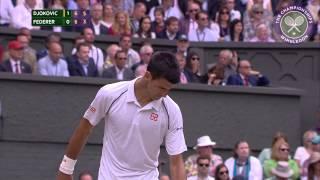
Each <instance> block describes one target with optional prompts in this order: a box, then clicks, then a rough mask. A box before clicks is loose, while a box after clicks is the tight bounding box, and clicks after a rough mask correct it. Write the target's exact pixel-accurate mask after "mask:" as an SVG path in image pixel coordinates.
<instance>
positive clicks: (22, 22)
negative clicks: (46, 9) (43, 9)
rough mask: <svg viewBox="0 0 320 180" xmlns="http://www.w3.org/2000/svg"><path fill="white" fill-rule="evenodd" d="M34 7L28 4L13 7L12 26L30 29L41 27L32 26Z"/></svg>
mask: <svg viewBox="0 0 320 180" xmlns="http://www.w3.org/2000/svg"><path fill="white" fill-rule="evenodd" d="M31 11H32V9H31V8H30V7H28V5H26V4H20V5H17V6H16V7H15V8H13V10H12V12H11V14H13V16H12V18H11V26H12V27H14V28H16V29H20V28H23V27H25V28H28V29H39V27H35V26H32V15H31Z"/></svg>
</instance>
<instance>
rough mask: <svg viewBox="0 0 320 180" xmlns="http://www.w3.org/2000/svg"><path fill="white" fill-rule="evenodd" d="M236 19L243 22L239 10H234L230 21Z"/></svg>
mask: <svg viewBox="0 0 320 180" xmlns="http://www.w3.org/2000/svg"><path fill="white" fill-rule="evenodd" d="M235 19H239V20H241V13H240V11H238V10H234V9H232V10H231V12H230V20H231V21H233V20H235Z"/></svg>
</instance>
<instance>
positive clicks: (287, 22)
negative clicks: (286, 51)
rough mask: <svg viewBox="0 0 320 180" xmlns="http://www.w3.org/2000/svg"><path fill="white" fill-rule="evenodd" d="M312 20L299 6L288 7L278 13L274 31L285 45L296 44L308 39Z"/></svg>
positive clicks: (307, 12) (308, 13) (306, 11)
mask: <svg viewBox="0 0 320 180" xmlns="http://www.w3.org/2000/svg"><path fill="white" fill-rule="evenodd" d="M312 25H313V19H312V16H311V14H310V12H309V11H308V10H306V9H304V8H302V7H300V6H289V7H287V8H284V9H282V10H281V11H280V13H279V14H278V15H277V16H276V18H275V21H274V28H275V31H276V32H277V33H278V34H280V38H281V39H282V40H283V41H284V42H287V43H291V44H298V43H302V42H304V41H306V40H308V39H309V38H310V32H311V29H312Z"/></svg>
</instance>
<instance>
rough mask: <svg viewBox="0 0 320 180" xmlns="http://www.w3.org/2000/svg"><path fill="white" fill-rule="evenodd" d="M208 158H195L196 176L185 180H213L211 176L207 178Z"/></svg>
mask: <svg viewBox="0 0 320 180" xmlns="http://www.w3.org/2000/svg"><path fill="white" fill-rule="evenodd" d="M209 166H210V156H199V157H198V158H197V170H198V174H197V175H194V176H190V177H188V178H187V180H200V179H201V180H214V178H213V177H212V176H209Z"/></svg>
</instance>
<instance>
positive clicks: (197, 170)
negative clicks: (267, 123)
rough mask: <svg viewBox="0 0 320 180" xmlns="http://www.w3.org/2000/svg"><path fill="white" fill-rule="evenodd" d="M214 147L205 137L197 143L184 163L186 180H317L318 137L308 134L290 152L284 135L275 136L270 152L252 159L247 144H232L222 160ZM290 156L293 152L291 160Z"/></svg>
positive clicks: (314, 132)
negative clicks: (193, 152)
mask: <svg viewBox="0 0 320 180" xmlns="http://www.w3.org/2000/svg"><path fill="white" fill-rule="evenodd" d="M216 146H217V143H216V142H214V141H212V140H211V138H210V137H209V136H207V135H205V136H201V137H199V138H198V139H197V144H196V146H195V147H194V149H195V150H196V153H195V154H192V155H190V156H188V157H187V158H186V160H185V169H186V174H187V177H188V178H187V179H188V180H196V179H198V180H199V179H204V180H213V179H216V180H231V179H232V180H233V179H243V180H262V179H267V180H295V179H301V180H307V179H308V180H313V179H319V178H320V168H319V167H320V166H319V165H320V136H319V135H318V134H317V132H316V131H313V130H309V131H306V132H305V133H304V135H303V146H300V147H298V148H297V149H296V150H292V149H290V145H289V142H288V139H287V137H286V135H285V134H284V133H282V132H277V133H276V134H275V135H274V137H273V140H272V144H271V147H270V148H265V149H264V150H262V151H261V152H260V154H259V157H258V158H257V157H254V156H253V155H252V154H251V153H250V144H249V142H248V141H246V140H240V141H238V142H236V143H235V146H234V149H233V154H232V156H231V157H229V158H227V159H225V160H223V159H222V158H221V156H219V155H218V154H216V153H215V152H214V149H215V148H216ZM291 152H294V154H293V156H292V155H291Z"/></svg>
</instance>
